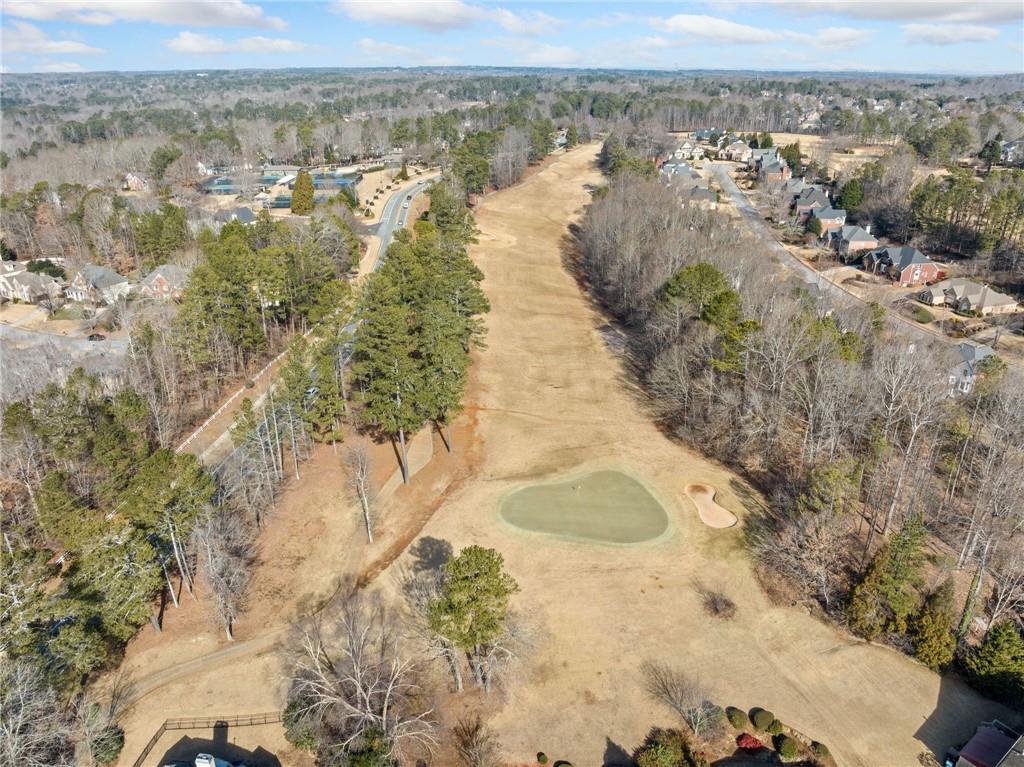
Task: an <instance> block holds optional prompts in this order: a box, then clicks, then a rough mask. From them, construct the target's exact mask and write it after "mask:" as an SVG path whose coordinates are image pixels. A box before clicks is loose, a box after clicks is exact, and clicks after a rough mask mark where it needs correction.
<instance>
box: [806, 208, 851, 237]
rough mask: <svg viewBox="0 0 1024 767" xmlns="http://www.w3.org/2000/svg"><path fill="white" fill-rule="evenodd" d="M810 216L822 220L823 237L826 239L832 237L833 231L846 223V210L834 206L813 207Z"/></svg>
mask: <svg viewBox="0 0 1024 767" xmlns="http://www.w3.org/2000/svg"><path fill="white" fill-rule="evenodd" d="M810 217H811V218H816V219H818V221H820V222H821V239H823V240H826V241H827V240H828V239H829V237H831V233H832V232H834V231H837V230H839V229H842V228H843V226H844V225H845V224H846V211H845V210H842V209H841V208H833V207H832V206H828V207H827V208H813V209H812V210H811V216H810Z"/></svg>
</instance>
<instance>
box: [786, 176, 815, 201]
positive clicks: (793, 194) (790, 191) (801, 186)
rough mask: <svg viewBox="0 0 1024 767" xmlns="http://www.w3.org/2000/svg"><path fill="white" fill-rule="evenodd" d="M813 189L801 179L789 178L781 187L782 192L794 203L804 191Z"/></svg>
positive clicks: (812, 186)
mask: <svg viewBox="0 0 1024 767" xmlns="http://www.w3.org/2000/svg"><path fill="white" fill-rule="evenodd" d="M815 188H816V187H815V186H814V185H813V184H808V183H807V182H806V181H804V179H803V178H791V179H789V181H787V182H786V183H785V184H784V185H783V187H782V191H783V192H785V193H786V194H787V195H789V196H790V198H791V199H792V200H793V201H794V202H795V201H796V198H797V197H799V196H800V195H801V194H803V193H804V190H806V189H815Z"/></svg>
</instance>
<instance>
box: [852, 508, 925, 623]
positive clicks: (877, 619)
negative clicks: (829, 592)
mask: <svg viewBox="0 0 1024 767" xmlns="http://www.w3.org/2000/svg"><path fill="white" fill-rule="evenodd" d="M925 535H926V533H925V528H924V522H923V521H922V519H921V517H920V516H917V515H915V516H912V517H910V518H909V519H908V520H907V521H906V523H905V524H904V525H903V527H902V528H901V529H900V531H899V532H898V533H896V535H894V536H893V537H892V539H891V540H890V541H888V542H887V543H885V544H884V545H883V546H882V548H880V549H879V550H878V552H877V553H876V554H875V556H874V557H873V558H872V560H871V562H870V564H869V565H868V567H867V569H866V570H865V571H864V575H863V577H862V578H861V580H860V582H859V583H858V584H857V585H856V586H855V587H854V589H853V593H852V594H851V595H850V602H849V604H848V605H847V609H846V617H847V620H848V621H849V623H850V627H851V628H852V629H853V630H854V631H855V632H857V633H858V634H860V635H861V636H863V637H865V638H866V639H874V638H875V637H877V636H878V635H879V634H880V633H882V631H883V630H884V629H891V630H893V631H905V630H906V628H907V618H908V617H909V616H910V615H911V614H912V613H913V612H914V610H915V608H916V607H917V601H918V600H917V594H916V592H915V591H914V589H913V585H914V584H915V583H916V582H917V580H918V579H919V578H920V572H921V565H922V564H923V558H924V554H923V547H924V539H925Z"/></svg>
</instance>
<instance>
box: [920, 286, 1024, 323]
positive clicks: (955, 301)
mask: <svg viewBox="0 0 1024 767" xmlns="http://www.w3.org/2000/svg"><path fill="white" fill-rule="evenodd" d="M917 298H918V300H919V301H921V302H922V303H926V304H930V305H931V306H940V305H942V304H946V305H947V306H949V307H951V308H953V309H955V310H956V311H959V312H976V313H978V314H980V315H982V316H988V315H990V314H1013V313H1014V312H1016V311H1017V308H1018V307H1017V300H1016V299H1015V298H1013V297H1012V296H1008V295H1005V294H1003V293H1000V292H998V291H995V290H992V288H990V287H989V286H988V285H981V284H979V283H977V282H972V281H971V280H968V279H965V278H963V277H953V278H951V279H948V280H943V281H942V282H939V283H936V284H935V285H932V286H931V287H929V288H927V289H925V290H922V291H921V292H920V293H918V294H917Z"/></svg>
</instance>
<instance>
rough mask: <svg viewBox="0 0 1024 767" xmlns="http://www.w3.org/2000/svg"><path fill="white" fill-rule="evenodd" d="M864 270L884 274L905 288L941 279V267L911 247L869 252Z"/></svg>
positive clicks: (865, 257)
mask: <svg viewBox="0 0 1024 767" xmlns="http://www.w3.org/2000/svg"><path fill="white" fill-rule="evenodd" d="M864 270H865V271H867V272H871V273H872V274H884V275H885V276H886V277H888V278H889V279H890V280H892V281H893V282H896V283H899V285H900V286H901V287H904V288H909V287H911V286H913V285H924V284H925V283H927V282H934V281H935V280H937V279H938V277H939V265H938V264H936V263H935V262H934V261H932V260H931V259H930V258H928V256H926V255H925V254H924V253H922V252H921V251H919V250H918V249H917V248H913V247H911V246H909V245H904V246H902V247H899V248H892V247H890V248H876V249H875V250H871V251H868V253H867V254H865V256H864Z"/></svg>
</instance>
